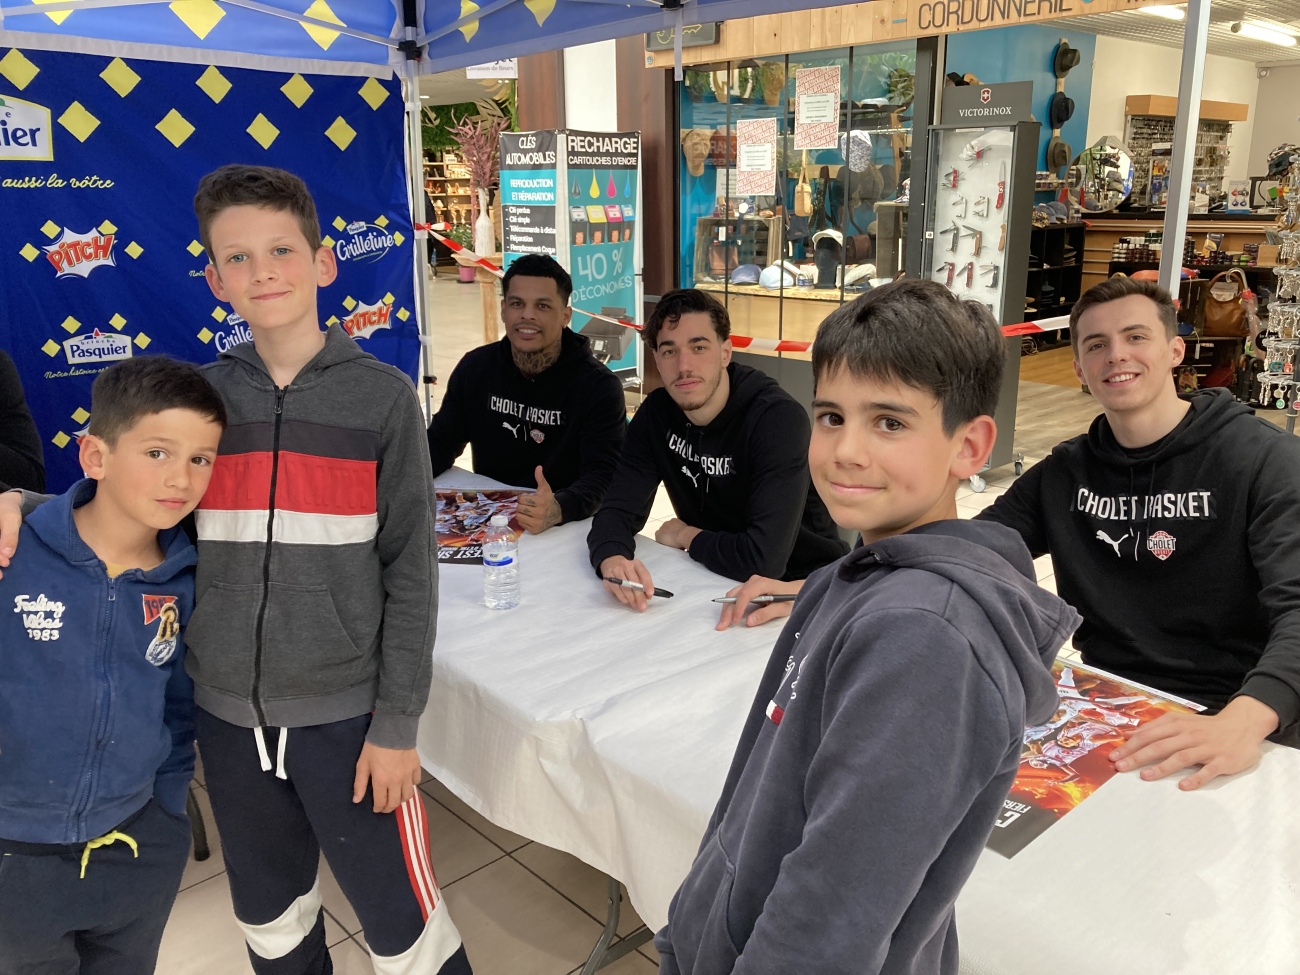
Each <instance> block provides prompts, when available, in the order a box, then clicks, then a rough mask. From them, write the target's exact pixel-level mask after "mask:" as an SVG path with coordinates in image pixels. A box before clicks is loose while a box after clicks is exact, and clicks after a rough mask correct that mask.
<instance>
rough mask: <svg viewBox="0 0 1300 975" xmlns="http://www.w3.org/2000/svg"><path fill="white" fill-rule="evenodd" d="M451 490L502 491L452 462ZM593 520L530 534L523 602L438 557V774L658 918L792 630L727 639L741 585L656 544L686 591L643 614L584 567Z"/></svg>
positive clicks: (661, 582) (493, 816) (429, 752)
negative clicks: (778, 645)
mask: <svg viewBox="0 0 1300 975" xmlns="http://www.w3.org/2000/svg"><path fill="white" fill-rule="evenodd" d="M438 484H439V486H440V487H464V488H475V487H477V488H490V487H500V486H501V485H499V484H497V483H496V482H494V481H489V480H487V479H486V478H481V477H476V476H475V475H469V474H465V473H463V472H457V471H452V472H448V474H447V475H444V477H442V478H439V479H438ZM589 528H590V522H589V521H584V522H580V523H576V524H571V525H563V526H561V527H559V528H553V529H551V530H550V531H548V532H545V533H544V534H542V535H538V536H534V535H525V536H524V537H523V538H522V539H521V542H520V552H519V554H520V568H521V573H522V591H523V599H522V602H521V603H520V605H519V606H518V607H516V608H515V609H512V610H504V611H502V610H496V611H494V610H489V609H488V608H487V607H486V606H484V604H483V571H482V569H481V568H480V567H478V566H452V565H446V564H444V565H441V566H439V570H440V579H439V587H438V595H439V607H438V638H437V642H436V645H435V648H434V654H433V685H432V689H431V691H430V695H429V704H428V707H427V708H426V710H425V714H424V718H423V719H422V720H421V723H420V734H419V747H420V754H421V758H422V760H423V762H424V765H425V767H426V768H427V769H428V770H429V771H430V772H431V773H433V774H434V775H435V776H437V777H438V778H439V779H440V780H441V781H442V782H443V784H444V785H446V786H447V787H448V788H450V789H451V790H452V791H453V792H455V793H456V795H458V796H459V797H460V798H461V799H462V800H464V801H465V802H467V803H469V805H471V806H472V807H474V808H475V809H477V810H478V811H479V812H480V813H482V814H483V815H484V816H486V817H487V818H488V819H490V820H492V822H494V823H496V824H498V825H500V826H503V827H505V828H506V829H510V830H513V831H515V832H516V833H519V834H520V835H523V836H527V837H528V838H529V839H532V840H536V841H538V842H541V843H545V844H547V845H548V846H553V847H556V848H558V849H561V850H564V851H566V852H568V853H572V854H573V855H574V856H576V857H578V858H579V859H581V860H583V861H585V862H586V863H588V864H590V865H591V866H593V867H596V868H597V869H599V870H602V871H604V872H605V873H608V874H610V875H611V876H613V877H616V878H618V879H619V880H621V881H622V882H623V883H624V884H625V885H626V887H627V890H628V894H629V896H630V898H631V900H632V904H633V905H634V906H635V907H636V909H637V911H638V912H639V913H640V915H641V917H642V918H643V919H644V920H645V921H646V923H647V924H649V925H650V926H651V927H659V926H661V925H662V924H663V923H664V921H665V920H666V919H667V916H668V903H669V901H670V900H671V899H672V896H673V894H674V892H675V891H676V890H677V886H678V884H680V883H681V880H682V878H683V877H684V876H685V875H686V871H687V870H688V869H689V868H690V865H691V861H692V860H693V859H694V856H695V850H696V848H697V847H698V845H699V841H700V837H701V836H702V835H703V833H704V827H705V826H706V825H707V823H708V819H709V815H710V814H711V813H712V812H713V806H714V804H715V802H716V801H717V797H718V794H719V793H720V792H721V791H722V782H723V779H724V778H725V777H726V772H727V768H728V766H729V764H730V761H731V755H732V752H733V751H734V749H735V743H736V740H737V739H738V738H739V736H740V729H741V725H742V724H743V723H744V719H745V714H746V713H747V711H748V708H749V705H750V702H751V700H752V698H753V695H754V691H755V689H756V688H757V686H758V681H759V678H760V677H761V675H762V672H763V668H764V666H765V665H766V663H767V658H768V654H769V653H770V651H771V648H772V645H773V644H774V643H775V642H776V638H777V636H778V634H779V633H780V627H778V626H766V627H759V628H756V629H753V630H749V629H744V628H733V629H731V630H730V631H728V632H726V633H718V632H716V631H715V630H714V629H713V627H714V625H715V624H716V623H717V620H718V608H719V607H718V606H717V604H715V603H713V602H711V601H710V600H711V599H712V598H713V597H715V596H721V595H722V594H723V593H725V592H726V591H727V589H729V588H730V587H731V586H732V585H734V583H733V582H731V581H729V580H727V579H724V578H722V577H720V576H717V575H714V574H713V573H712V572H710V571H709V570H707V569H705V568H704V567H703V566H701V565H700V564H699V563H697V562H694V561H692V560H691V559H690V557H689V556H687V555H686V553H685V552H680V551H677V550H676V549H670V548H666V547H665V546H662V545H658V544H656V543H655V542H653V541H650V540H649V539H647V538H644V537H639V538H638V539H637V555H638V556H639V557H640V558H641V559H642V560H643V561H644V562H645V563H646V565H647V566H648V567H649V568H650V572H651V574H652V575H653V577H654V580H655V583H656V584H657V585H658V586H659V587H660V588H663V589H668V590H670V591H672V592H674V593H676V596H675V597H674V598H672V599H661V598H656V599H654V600H652V601H651V605H650V608H649V609H648V610H647V611H646V612H645V613H644V614H638V613H636V612H634V611H633V610H631V609H628V608H626V607H624V606H622V605H621V604H619V603H617V602H616V601H615V600H614V598H613V597H612V596H610V595H609V594H608V593H607V592H606V591H605V589H604V587H603V586H602V585H600V583H599V582H598V581H597V579H596V576H595V574H594V573H593V572H592V570H591V566H590V564H589V562H588V560H587V545H586V538H587V531H588V529H589Z"/></svg>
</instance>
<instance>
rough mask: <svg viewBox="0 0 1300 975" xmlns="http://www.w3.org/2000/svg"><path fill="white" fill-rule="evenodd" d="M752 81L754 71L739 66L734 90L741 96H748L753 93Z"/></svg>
mask: <svg viewBox="0 0 1300 975" xmlns="http://www.w3.org/2000/svg"><path fill="white" fill-rule="evenodd" d="M753 83H754V72H753V71H751V70H750V69H749V68H741V69H740V70H739V71H737V72H736V91H737V93H738V94H739V96H740V97H741V98H749V97H750V96H751V95H753V94H754V91H753V88H752V86H753Z"/></svg>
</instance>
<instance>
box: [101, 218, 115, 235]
mask: <svg viewBox="0 0 1300 975" xmlns="http://www.w3.org/2000/svg"><path fill="white" fill-rule="evenodd" d="M99 232H100V233H101V234H115V233H117V224H115V223H113V221H111V220H105V221H104V222H103V223H101V224H100V225H99Z"/></svg>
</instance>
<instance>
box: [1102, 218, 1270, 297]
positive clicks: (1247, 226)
mask: <svg viewBox="0 0 1300 975" xmlns="http://www.w3.org/2000/svg"><path fill="white" fill-rule="evenodd" d="M1084 219H1085V220H1087V222H1088V232H1087V236H1086V237H1085V238H1084V247H1083V288H1084V290H1085V291H1086V290H1087V289H1088V288H1090V287H1092V286H1093V285H1094V284H1098V283H1099V282H1101V281H1105V280H1106V272H1107V267H1108V266H1109V264H1110V255H1111V249H1112V248H1113V247H1114V246H1115V245H1116V244H1117V243H1119V240H1120V238H1121V237H1141V236H1142V235H1143V234H1145V233H1147V232H1148V231H1151V230H1154V231H1161V230H1164V228H1165V218H1164V214H1163V213H1159V212H1151V213H1136V214H1132V215H1129V214H1124V213H1107V214H1086V215H1085V217H1084ZM1276 220H1277V215H1276V214H1263V213H1259V214H1256V213H1199V214H1192V215H1190V216H1188V218H1187V234H1188V236H1189V237H1191V238H1192V239H1193V240H1194V241H1195V242H1196V248H1197V250H1200V249H1201V246H1202V244H1203V243H1204V242H1205V235H1206V234H1223V243H1222V244H1220V248H1221V249H1222V250H1225V251H1235V252H1240V251H1241V250H1242V249H1243V247H1244V245H1246V244H1262V243H1265V236H1264V235H1265V234H1266V233H1267V232H1268V231H1269V230H1271V229H1272V228H1273V225H1274V223H1275V221H1276Z"/></svg>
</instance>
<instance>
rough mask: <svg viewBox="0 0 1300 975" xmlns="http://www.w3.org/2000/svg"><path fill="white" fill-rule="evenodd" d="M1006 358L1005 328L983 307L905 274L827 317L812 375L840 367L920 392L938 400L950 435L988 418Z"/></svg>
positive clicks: (816, 347)
mask: <svg viewBox="0 0 1300 975" xmlns="http://www.w3.org/2000/svg"><path fill="white" fill-rule="evenodd" d="M1005 357H1006V347H1005V342H1004V340H1003V338H1002V330H1001V329H1000V328H998V326H997V323H996V322H994V320H993V316H992V315H991V314H990V313H989V310H988V309H987V308H985V307H984V306H983V305H981V304H980V303H979V302H977V301H966V300H963V299H961V298H958V297H957V296H956V295H954V294H953V293H952V292H951V291H949V290H948V289H947V288H945V287H944V286H943V285H941V284H938V283H937V282H935V281H921V280H912V279H904V280H901V281H895V282H893V283H892V284H886V285H882V286H881V287H879V288H875V289H873V290H871V291H868V292H867V293H866V294H864V295H862V296H861V297H859V298H856V299H854V300H853V301H851V302H850V303H849V304H847V305H842V306H841V307H839V308H837V309H836V310H835V311H833V312H831V313H830V315H828V316H827V317H826V320H825V321H823V322H822V323H821V326H820V328H818V330H817V338H816V339H815V340H814V341H813V347H812V363H813V380H814V382H817V381H820V380H821V378H822V377H823V376H825V375H827V374H828V373H832V372H834V371H835V370H837V369H839V368H840V367H841V366H843V367H846V368H847V369H848V370H849V372H850V373H852V374H853V375H854V376H859V377H861V378H864V379H876V380H883V381H886V382H898V383H902V384H903V385H905V386H911V387H913V388H914V389H921V390H924V391H926V392H927V393H930V394H931V395H933V396H934V398H935V399H936V400H938V401H939V406H940V408H941V410H942V414H943V430H944V433H946V434H947V435H949V436H951V435H952V433H953V431H954V430H956V429H957V428H958V427H959V426H961V425H962V424H963V423H967V422H969V421H970V420H973V419H975V417H977V416H986V415H987V416H992V415H993V411H994V410H995V409H997V405H998V394H999V392H1000V391H1001V389H1002V368H1003V364H1004V361H1005Z"/></svg>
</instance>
